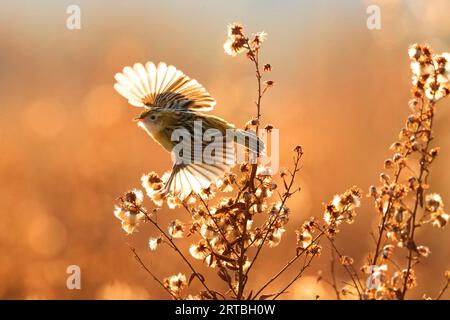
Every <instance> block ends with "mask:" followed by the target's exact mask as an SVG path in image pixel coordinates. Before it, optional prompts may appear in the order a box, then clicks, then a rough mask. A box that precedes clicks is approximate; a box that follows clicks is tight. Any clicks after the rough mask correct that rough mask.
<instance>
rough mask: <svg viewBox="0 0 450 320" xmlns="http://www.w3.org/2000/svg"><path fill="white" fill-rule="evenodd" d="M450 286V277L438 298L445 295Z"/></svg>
mask: <svg viewBox="0 0 450 320" xmlns="http://www.w3.org/2000/svg"><path fill="white" fill-rule="evenodd" d="M449 287H450V279H447V282H446V283H445V285H444V287H443V288H442V289H441V291H440V292H439V294H438V295H437V297H436V300H440V299H441V298H442V296H443V295H444V293H445V291H447V289H448V288H449Z"/></svg>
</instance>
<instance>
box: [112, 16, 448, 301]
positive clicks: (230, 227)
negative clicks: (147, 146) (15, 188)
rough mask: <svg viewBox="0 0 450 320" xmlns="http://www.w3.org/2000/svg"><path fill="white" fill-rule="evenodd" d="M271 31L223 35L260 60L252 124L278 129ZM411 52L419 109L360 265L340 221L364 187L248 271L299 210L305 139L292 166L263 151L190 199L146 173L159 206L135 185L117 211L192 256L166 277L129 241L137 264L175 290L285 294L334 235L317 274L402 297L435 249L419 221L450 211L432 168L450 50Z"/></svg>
mask: <svg viewBox="0 0 450 320" xmlns="http://www.w3.org/2000/svg"><path fill="white" fill-rule="evenodd" d="M265 40H266V34H265V33H264V32H259V33H256V34H254V35H252V36H251V37H249V36H247V35H246V34H245V32H244V28H243V27H242V25H240V24H237V23H234V24H231V25H229V26H228V39H227V40H226V42H225V44H224V49H225V52H226V53H227V54H229V55H231V56H237V55H239V54H245V55H246V57H247V59H248V60H249V61H250V62H251V63H252V64H253V66H254V68H255V75H256V82H257V96H256V100H255V105H256V114H255V117H254V118H253V119H251V120H250V121H249V122H248V123H247V124H246V125H245V128H244V129H245V130H248V129H252V130H254V131H256V133H257V134H258V133H259V132H260V131H262V130H264V131H266V132H270V131H271V130H273V129H274V127H273V126H272V125H270V124H268V125H266V126H264V129H262V126H261V124H260V123H261V115H262V101H263V97H264V96H265V94H266V93H267V92H268V90H269V89H270V88H271V87H272V86H273V85H274V82H273V81H272V80H265V78H266V76H267V75H269V74H270V71H271V70H272V66H271V65H270V64H267V63H266V64H262V63H261V62H260V52H261V47H262V44H263V42H264V41H265ZM409 54H410V57H411V61H412V62H411V67H412V71H413V75H414V76H413V99H412V100H411V102H410V107H411V109H412V114H411V115H410V116H409V117H408V120H407V123H406V126H405V128H404V129H402V131H401V133H400V137H399V141H397V142H395V143H394V144H393V145H392V147H391V149H392V150H393V152H394V154H393V156H392V159H388V160H386V161H385V168H386V170H391V171H393V174H391V175H392V178H391V177H390V176H389V175H388V174H387V173H382V174H381V175H380V181H381V185H380V186H378V187H371V188H370V194H371V196H373V198H374V200H375V207H376V209H377V211H378V213H379V215H380V223H379V228H378V231H377V233H376V234H375V235H374V237H375V242H376V248H375V251H374V253H373V254H372V255H371V256H370V259H369V260H370V261H368V263H367V264H366V265H364V266H363V267H362V268H361V270H356V268H355V266H354V260H353V258H351V257H349V256H346V255H344V254H343V253H342V250H341V249H339V248H338V246H337V245H336V243H335V239H336V237H337V235H338V234H339V231H340V227H341V225H342V224H344V223H347V224H351V223H353V221H354V218H355V215H356V209H357V208H358V207H360V202H361V197H362V196H361V194H362V191H361V190H360V189H358V188H357V187H352V188H350V189H349V190H347V191H345V192H344V193H342V194H340V195H336V196H335V197H334V198H333V199H332V200H331V201H330V202H329V203H328V204H326V205H325V208H324V214H323V217H322V218H321V219H315V218H310V219H308V220H306V221H305V222H304V223H303V224H302V225H301V226H300V227H299V228H298V230H297V231H296V235H297V243H296V244H295V245H293V246H292V257H291V259H289V260H288V261H287V262H286V263H285V265H284V266H283V267H281V269H279V270H278V271H275V272H274V274H273V275H272V276H271V277H269V278H268V280H267V281H266V282H265V283H264V284H263V285H262V286H260V287H255V286H254V285H253V283H252V281H251V280H250V279H251V276H252V274H254V273H255V271H252V270H254V269H256V268H257V266H258V263H257V262H258V258H259V257H260V254H261V252H262V250H265V249H272V248H274V247H276V246H278V245H279V243H280V241H281V239H282V236H283V234H284V233H285V231H286V229H285V228H286V224H287V223H288V222H289V218H290V215H291V210H290V209H289V206H288V205H289V203H290V201H291V200H292V198H293V196H294V195H295V194H296V193H298V192H299V191H300V188H299V187H298V186H297V184H296V182H297V177H298V175H299V172H300V170H301V159H302V155H303V150H302V147H301V146H296V147H295V148H294V149H293V163H292V168H291V169H289V170H284V171H282V172H281V174H279V175H275V174H273V173H272V172H271V171H270V168H269V167H267V166H264V165H263V164H262V163H261V161H260V158H259V155H253V156H255V157H256V160H255V159H253V160H255V161H253V162H252V161H248V162H246V163H243V164H241V165H240V166H239V168H238V170H236V171H235V172H229V173H227V174H225V175H224V176H223V177H222V178H221V179H220V180H218V181H217V182H215V183H212V184H211V185H209V186H208V187H207V188H203V189H202V190H201V192H198V193H194V192H192V193H191V194H189V196H187V197H183V199H180V198H179V197H177V195H176V194H167V192H166V191H167V190H166V188H165V183H166V182H165V181H166V180H165V178H164V177H160V176H159V175H158V174H157V173H154V172H152V173H149V174H145V175H144V176H143V177H142V187H143V188H144V190H145V193H146V195H147V196H148V198H149V199H150V200H151V204H150V207H152V209H148V206H144V192H143V191H140V190H136V189H135V190H131V191H129V192H127V193H126V194H125V195H123V196H122V197H120V198H119V203H118V204H117V205H116V207H115V212H114V213H115V215H116V217H117V218H118V219H120V220H121V223H122V227H123V229H124V230H125V232H127V233H128V234H131V233H133V232H134V231H135V230H136V227H138V225H139V224H145V225H151V226H152V227H153V228H154V230H155V231H156V234H155V235H154V237H152V238H151V239H149V248H150V250H151V251H157V250H158V249H159V247H160V246H168V247H170V248H171V249H173V250H174V252H175V253H176V255H177V256H179V258H180V259H181V261H182V262H183V263H184V265H185V270H184V271H183V272H180V273H178V274H176V275H169V276H167V277H165V278H162V279H161V278H160V276H159V275H156V274H154V273H153V271H152V270H151V269H150V268H149V267H147V266H146V265H145V264H144V262H143V261H142V260H141V258H140V257H139V255H138V254H137V252H136V250H135V249H134V248H131V250H132V252H133V253H134V256H135V258H136V260H137V261H138V262H139V264H140V265H141V266H142V267H143V268H144V269H145V270H146V271H147V272H148V273H149V274H150V276H151V277H152V278H153V279H154V280H155V281H156V282H157V283H158V284H159V285H160V286H161V287H162V288H164V290H166V291H167V293H168V295H170V297H172V298H173V299H177V300H178V299H248V300H250V299H277V298H279V297H280V296H281V297H282V295H283V294H284V293H286V292H287V290H288V289H289V288H290V287H291V286H292V285H293V284H294V283H295V282H296V281H297V280H298V279H300V278H301V277H302V276H303V275H304V273H305V271H306V270H307V269H308V267H309V266H310V265H311V263H312V262H313V260H314V259H315V258H317V257H318V256H320V255H321V253H322V251H323V243H322V244H321V242H323V241H326V243H328V244H329V248H330V257H331V274H330V276H331V278H330V280H327V279H326V278H325V277H324V276H323V274H320V275H319V278H318V280H319V281H324V282H326V283H328V284H329V285H330V286H332V288H333V290H334V292H335V293H336V298H337V299H342V298H344V297H357V298H360V299H404V298H405V297H406V293H407V291H408V290H409V289H411V288H413V287H415V286H416V279H415V276H414V266H415V265H416V264H417V263H418V262H419V261H420V259H421V258H423V257H426V256H427V255H428V254H429V253H430V249H429V248H427V247H426V246H424V245H421V244H419V243H420V242H419V240H418V239H417V235H416V230H417V229H418V228H420V227H422V226H425V225H427V224H432V225H434V226H437V227H443V226H445V224H446V223H447V221H448V219H449V216H448V214H446V213H445V212H444V210H443V203H442V200H441V197H440V196H439V195H438V194H435V193H431V192H428V190H429V185H428V176H429V174H430V165H431V164H432V163H433V161H434V160H435V159H436V157H437V155H438V153H439V148H437V147H432V146H431V141H432V140H433V131H432V128H433V118H434V114H435V111H436V103H437V102H438V101H439V100H440V99H442V98H444V97H445V96H447V95H448V94H449V86H448V84H449V78H450V76H449V75H450V68H449V66H450V60H449V58H450V56H449V55H448V54H443V55H434V54H433V53H432V52H431V50H430V49H429V48H428V47H427V46H420V45H414V46H412V47H411V48H410V50H409ZM251 156H252V155H251V154H250V156H249V159H250V158H251ZM162 205H167V206H168V207H169V208H170V209H176V208H180V209H182V210H183V211H184V212H185V213H187V215H186V214H184V215H182V216H180V217H179V219H175V220H173V221H172V222H171V223H170V224H169V225H168V226H167V227H166V226H163V225H161V224H160V223H159V222H158V219H157V217H158V214H159V213H158V212H159V207H160V206H162ZM182 220H183V221H182ZM187 239H188V240H187ZM193 239H195V240H193ZM182 241H190V242H191V241H194V243H193V244H192V245H191V246H190V248H189V250H188V252H183V251H182V250H181V249H180V242H182ZM397 248H399V249H397ZM397 250H406V253H407V259H406V266H405V267H400V265H399V264H398V263H397V262H395V259H394V256H395V252H396V251H397ZM195 260H200V261H202V262H203V264H204V265H205V267H206V268H211V269H214V270H216V273H217V276H218V277H219V278H220V279H221V281H223V283H224V285H226V287H227V289H226V290H224V291H222V292H219V291H218V290H216V289H214V288H213V287H212V286H211V284H210V283H211V281H210V279H209V278H207V277H205V276H204V275H203V274H202V273H201V272H200V271H199V270H198V267H197V266H198V263H193V262H192V261H195ZM337 262H339V264H340V265H341V266H342V267H343V268H344V270H345V271H346V273H347V275H348V277H349V279H350V280H351V282H349V283H347V284H346V285H345V286H344V287H340V283H341V282H340V281H339V282H338V279H337V276H336V273H335V264H336V263H337ZM294 266H295V270H297V273H296V274H295V275H294V277H293V278H292V279H290V280H288V281H287V282H286V283H281V285H280V284H279V285H278V287H279V288H281V289H273V288H272V285H273V284H274V283H275V282H276V281H277V280H280V276H281V275H283V274H284V273H285V272H286V271H287V270H288V269H291V268H294ZM394 270H395V271H394ZM391 271H392V272H391ZM365 273H366V274H365ZM363 275H364V279H362V276H363ZM367 277H369V280H371V279H375V280H376V281H377V283H376V284H375V285H372V284H373V283H372V282H371V281H366V279H367ZM449 278H450V277H449V274H448V272H447V273H446V285H445V286H444V288H443V289H442V290H441V292H440V293H439V295H438V298H440V297H441V296H442V295H443V293H444V292H445V290H446V289H447V287H448V285H449V281H450V280H449ZM193 281H199V283H200V284H201V286H202V290H201V291H200V292H190V290H189V286H190V285H191V283H192V282H193Z"/></svg>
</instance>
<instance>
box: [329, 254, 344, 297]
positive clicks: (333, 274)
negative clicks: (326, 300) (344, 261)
mask: <svg viewBox="0 0 450 320" xmlns="http://www.w3.org/2000/svg"><path fill="white" fill-rule="evenodd" d="M330 251H331V261H330V272H331V286H332V287H333V289H334V292H335V294H336V299H338V300H341V295H340V293H339V290H338V287H337V281H336V272H335V263H336V258H335V254H334V250H333V249H331V250H330Z"/></svg>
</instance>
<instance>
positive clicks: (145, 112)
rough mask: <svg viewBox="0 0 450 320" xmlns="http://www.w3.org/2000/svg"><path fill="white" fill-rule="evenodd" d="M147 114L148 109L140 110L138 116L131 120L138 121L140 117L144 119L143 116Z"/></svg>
mask: <svg viewBox="0 0 450 320" xmlns="http://www.w3.org/2000/svg"><path fill="white" fill-rule="evenodd" d="M147 114H148V110H147V111H144V112H142V113H141V114H140V115H139V116H138V117H136V118H134V119H133V120H134V121H137V122H139V121H141V120H142V119H144V118H145V116H146V115H147Z"/></svg>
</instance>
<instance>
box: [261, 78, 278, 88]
mask: <svg viewBox="0 0 450 320" xmlns="http://www.w3.org/2000/svg"><path fill="white" fill-rule="evenodd" d="M264 83H265V84H266V87H267V88H270V87H273V85H274V84H275V82H274V81H273V80H267V81H266V82H264Z"/></svg>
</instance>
